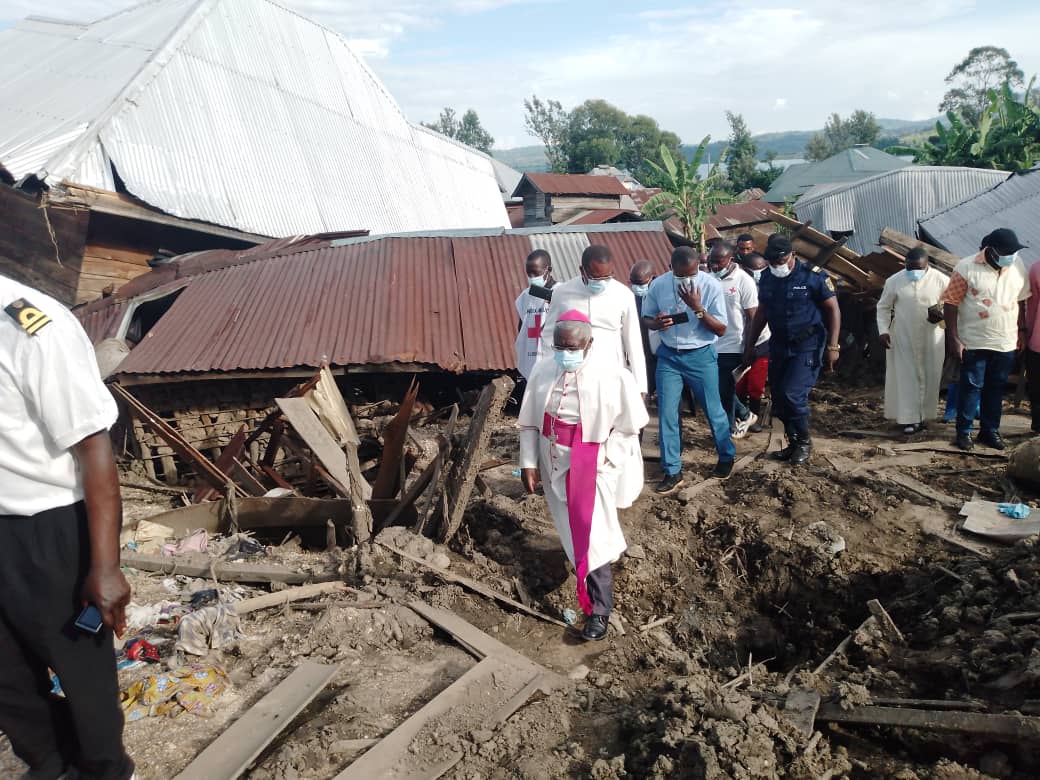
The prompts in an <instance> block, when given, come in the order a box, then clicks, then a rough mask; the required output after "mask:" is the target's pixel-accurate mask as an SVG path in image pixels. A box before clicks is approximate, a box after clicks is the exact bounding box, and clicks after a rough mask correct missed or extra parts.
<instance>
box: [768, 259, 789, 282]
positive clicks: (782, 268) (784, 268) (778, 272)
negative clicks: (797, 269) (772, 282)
mask: <svg viewBox="0 0 1040 780" xmlns="http://www.w3.org/2000/svg"><path fill="white" fill-rule="evenodd" d="M769 273H771V274H772V275H773V276H775V277H776V278H777V279H783V278H785V277H787V276H790V275H791V266H789V265H787V263H784V264H783V265H771V266H769Z"/></svg>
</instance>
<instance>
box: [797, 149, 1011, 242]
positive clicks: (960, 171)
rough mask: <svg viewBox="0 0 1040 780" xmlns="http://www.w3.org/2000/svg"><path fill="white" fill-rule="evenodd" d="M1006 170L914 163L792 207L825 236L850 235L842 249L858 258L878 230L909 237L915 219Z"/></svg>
mask: <svg viewBox="0 0 1040 780" xmlns="http://www.w3.org/2000/svg"><path fill="white" fill-rule="evenodd" d="M1007 175H1008V174H1007V173H1006V172H1004V171H992V170H985V169H982V168H953V167H942V166H925V165H914V166H909V167H905V168H900V169H898V170H895V171H889V172H887V173H882V174H879V175H877V176H872V177H870V178H869V179H863V180H862V181H857V182H851V183H849V184H844V185H842V186H840V187H836V188H829V189H827V190H826V191H822V190H821V191H819V194H812V193H809V194H807V195H806V196H805V197H803V198H801V199H800V200H799V201H798V202H797V203H795V204H794V210H795V213H796V214H797V215H798V219H799V220H801V221H802V222H805V221H807V220H812V223H813V227H815V228H816V229H817V230H822V231H824V232H828V231H830V232H846V231H850V230H851V231H853V235H852V237H851V238H849V240H848V242H846V244H845V245H846V246H847V247H848V248H849V249H851V250H853V251H854V252H858V253H859V254H861V255H865V254H869V253H870V252H872V251H874V248H875V247H876V246H877V242H878V237H879V236H880V235H881V230H882V228H886V227H890V228H895V229H896V230H899V231H901V232H903V233H907V234H910V235H913V234H914V233H916V231H917V220H919V219H921V218H922V217H923V216H926V215H928V214H932V213H934V212H935V211H936V210H938V209H941V208H945V207H947V206H950V205H952V204H955V203H959V202H960V201H962V200H964V199H965V198H967V197H969V196H971V195H974V194H976V193H979V192H982V191H984V190H987V189H989V188H990V187H992V186H993V185H995V184H997V183H998V182H1000V181H1003V180H1004V179H1006V178H1007Z"/></svg>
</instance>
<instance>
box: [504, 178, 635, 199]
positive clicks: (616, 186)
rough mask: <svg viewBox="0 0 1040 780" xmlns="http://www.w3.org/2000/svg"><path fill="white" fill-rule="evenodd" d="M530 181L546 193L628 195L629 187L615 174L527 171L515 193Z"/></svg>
mask: <svg viewBox="0 0 1040 780" xmlns="http://www.w3.org/2000/svg"><path fill="white" fill-rule="evenodd" d="M525 180H526V181H529V182H530V183H531V184H533V185H534V186H535V187H537V188H538V189H539V190H541V191H542V192H544V193H545V194H546V195H618V196H620V195H628V194H629V193H628V188H627V187H626V186H625V185H624V184H622V183H621V182H620V181H618V180H617V179H616V178H614V177H613V176H590V175H589V174H587V173H525V174H524V178H523V179H521V180H520V183H519V184H517V185H516V189H515V190H513V195H518V194H519V193H520V190H521V189H523V186H524V181H525Z"/></svg>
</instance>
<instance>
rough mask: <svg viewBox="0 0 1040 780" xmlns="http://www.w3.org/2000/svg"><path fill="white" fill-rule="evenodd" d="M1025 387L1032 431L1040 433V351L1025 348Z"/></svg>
mask: <svg viewBox="0 0 1040 780" xmlns="http://www.w3.org/2000/svg"><path fill="white" fill-rule="evenodd" d="M1026 389H1027V390H1028V392H1029V411H1030V413H1031V414H1032V415H1033V425H1032V428H1033V433H1040V352H1033V350H1031V349H1027V350H1026Z"/></svg>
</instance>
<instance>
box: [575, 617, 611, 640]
mask: <svg viewBox="0 0 1040 780" xmlns="http://www.w3.org/2000/svg"><path fill="white" fill-rule="evenodd" d="M609 623H610V621H609V620H608V618H607V616H606V615H589V617H588V620H586V621H585V628H583V629H582V631H581V638H582V639H584V640H585V641H586V642H598V641H599V640H601V639H606V638H607V626H608V625H609Z"/></svg>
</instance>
